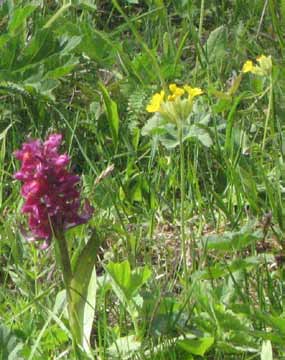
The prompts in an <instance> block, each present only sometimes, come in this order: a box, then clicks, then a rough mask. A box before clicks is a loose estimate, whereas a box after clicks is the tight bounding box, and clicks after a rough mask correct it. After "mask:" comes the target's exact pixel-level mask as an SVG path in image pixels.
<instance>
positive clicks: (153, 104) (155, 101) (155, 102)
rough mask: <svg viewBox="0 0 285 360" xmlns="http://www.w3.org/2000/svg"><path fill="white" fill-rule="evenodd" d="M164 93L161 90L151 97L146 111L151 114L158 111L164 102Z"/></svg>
mask: <svg viewBox="0 0 285 360" xmlns="http://www.w3.org/2000/svg"><path fill="white" fill-rule="evenodd" d="M164 96H165V92H164V91H163V90H161V92H160V93H156V94H154V95H153V97H152V99H151V101H150V103H149V104H148V105H147V107H146V111H148V112H150V113H153V112H157V111H159V110H160V106H161V104H162V103H163V101H164Z"/></svg>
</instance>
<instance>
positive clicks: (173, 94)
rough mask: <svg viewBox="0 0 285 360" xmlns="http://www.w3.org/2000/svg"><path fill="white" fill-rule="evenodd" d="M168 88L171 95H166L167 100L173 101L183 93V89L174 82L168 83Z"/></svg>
mask: <svg viewBox="0 0 285 360" xmlns="http://www.w3.org/2000/svg"><path fill="white" fill-rule="evenodd" d="M169 90H170V92H171V95H168V97H167V100H168V101H174V100H175V99H176V98H177V97H180V96H182V95H183V94H184V92H185V91H184V90H183V89H182V88H180V87H178V86H177V85H176V84H170V85H169Z"/></svg>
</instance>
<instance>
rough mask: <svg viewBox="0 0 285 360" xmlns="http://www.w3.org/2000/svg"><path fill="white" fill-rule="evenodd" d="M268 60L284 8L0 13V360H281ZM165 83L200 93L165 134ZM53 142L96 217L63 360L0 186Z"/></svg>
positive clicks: (279, 224) (276, 139)
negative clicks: (78, 313) (25, 148)
mask: <svg viewBox="0 0 285 360" xmlns="http://www.w3.org/2000/svg"><path fill="white" fill-rule="evenodd" d="M262 55H264V56H263V57H262V58H260V56H262ZM270 57H271V58H270ZM284 57H285V1H284V0H265V1H264V0H213V1H203V0H199V1H198V0H192V1H191V0H180V1H175V0H142V1H141V0H82V1H81V0H72V1H70V2H69V1H67V0H66V1H61V0H59V1H57V0H48V1H40V0H35V1H28V0H4V1H1V3H0V99H1V101H0V281H1V287H0V359H1V360H7V359H8V360H13V359H14V360H20V359H30V360H32V359H39V360H45V359H47V360H48V359H54V360H55V359H58V360H59V359H75V358H77V359H101V360H103V359H122V360H126V359H135V360H148V359H149V360H150V359H151V360H168V359H169V360H184V359H185V360H199V359H210V360H222V359H233V360H235V359H243V360H253V359H261V360H272V359H274V360H279V359H280V360H281V359H285V272H284V264H285V237H284V231H285V164H284V156H285V96H284V94H285V58H284ZM261 59H263V60H265V63H262V61H263V60H262V61H261ZM270 59H271V61H272V66H271V61H270ZM248 60H250V61H252V63H247V66H249V68H250V66H253V69H258V71H246V68H245V67H244V64H245V63H246V61H248ZM249 68H248V69H249ZM242 70H244V71H242ZM169 84H177V86H181V87H182V86H183V85H185V84H188V85H191V86H192V87H196V88H201V89H202V91H203V94H202V95H200V96H197V97H195V102H194V103H193V108H192V109H191V114H190V116H189V117H188V118H187V121H186V122H185V124H183V127H182V131H181V132H179V131H176V130H177V129H178V128H179V126H176V125H177V124H176V123H175V122H174V123H167V122H166V123H165V122H162V123H161V122H160V119H159V115H157V114H156V115H154V116H153V113H149V112H148V111H147V110H146V107H147V105H148V104H149V103H150V101H151V99H152V96H153V95H154V94H155V93H160V91H161V90H162V89H163V90H164V91H165V92H166V93H168V92H169ZM178 130H179V129H178ZM55 132H57V133H61V134H62V135H63V139H64V141H63V145H62V148H61V149H62V152H67V153H68V154H69V155H70V156H71V159H72V160H71V164H72V165H71V167H72V169H73V171H74V172H75V173H77V174H79V175H80V176H81V188H82V197H84V198H87V199H89V201H90V203H91V204H92V206H93V207H94V208H95V212H94V214H93V217H92V219H91V220H90V221H89V222H88V223H87V224H85V225H82V226H79V227H76V228H74V229H71V230H69V231H68V232H67V233H66V237H67V240H68V245H69V253H70V254H71V257H72V258H71V264H72V265H74V264H75V262H76V259H77V258H78V254H79V252H80V250H81V249H82V248H83V247H84V244H85V243H86V242H87V241H88V240H90V239H91V240H92V241H96V242H98V243H99V242H100V247H99V250H98V251H97V253H94V256H96V259H97V260H96V272H95V271H93V273H92V276H91V280H90V284H89V288H88V294H87V295H86V297H87V298H86V299H85V302H86V309H87V310H86V311H87V312H86V314H87V315H86V322H85V324H84V329H83V331H84V336H85V340H86V344H87V345H86V344H85V346H84V347H83V348H81V349H80V350H78V352H75V351H74V347H73V346H72V339H71V338H72V336H71V329H70V326H69V322H68V316H67V311H66V301H65V292H64V285H63V280H62V272H61V269H60V267H59V266H58V265H57V264H58V259H57V256H58V254H57V252H56V251H55V247H54V242H52V245H51V246H50V247H49V248H48V249H47V250H40V249H39V248H38V246H37V243H33V244H31V243H28V242H27V241H26V240H25V239H24V237H23V236H22V234H21V231H20V230H19V227H20V224H25V221H26V218H25V216H24V215H23V214H22V213H21V207H22V205H23V199H22V197H21V194H20V182H19V181H16V180H15V179H14V178H13V174H14V173H15V171H17V170H18V169H19V166H20V164H19V162H18V161H17V160H16V159H15V157H14V156H13V152H14V151H15V150H16V149H19V148H20V147H21V145H22V143H23V142H25V141H27V139H29V138H33V139H35V138H39V139H42V140H44V139H45V138H46V136H47V135H48V134H51V133H55ZM24 226H25V225H24Z"/></svg>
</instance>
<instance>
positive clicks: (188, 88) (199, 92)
mask: <svg viewBox="0 0 285 360" xmlns="http://www.w3.org/2000/svg"><path fill="white" fill-rule="evenodd" d="M184 89H185V90H186V91H187V93H188V95H189V99H190V98H191V99H192V98H194V97H195V96H199V95H202V94H203V91H202V89H200V88H192V87H191V86H189V85H185V86H184Z"/></svg>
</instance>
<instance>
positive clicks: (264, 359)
mask: <svg viewBox="0 0 285 360" xmlns="http://www.w3.org/2000/svg"><path fill="white" fill-rule="evenodd" d="M260 359H261V360H273V352H272V346H271V342H270V341H269V340H265V341H263V342H262V347H261V354H260Z"/></svg>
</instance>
